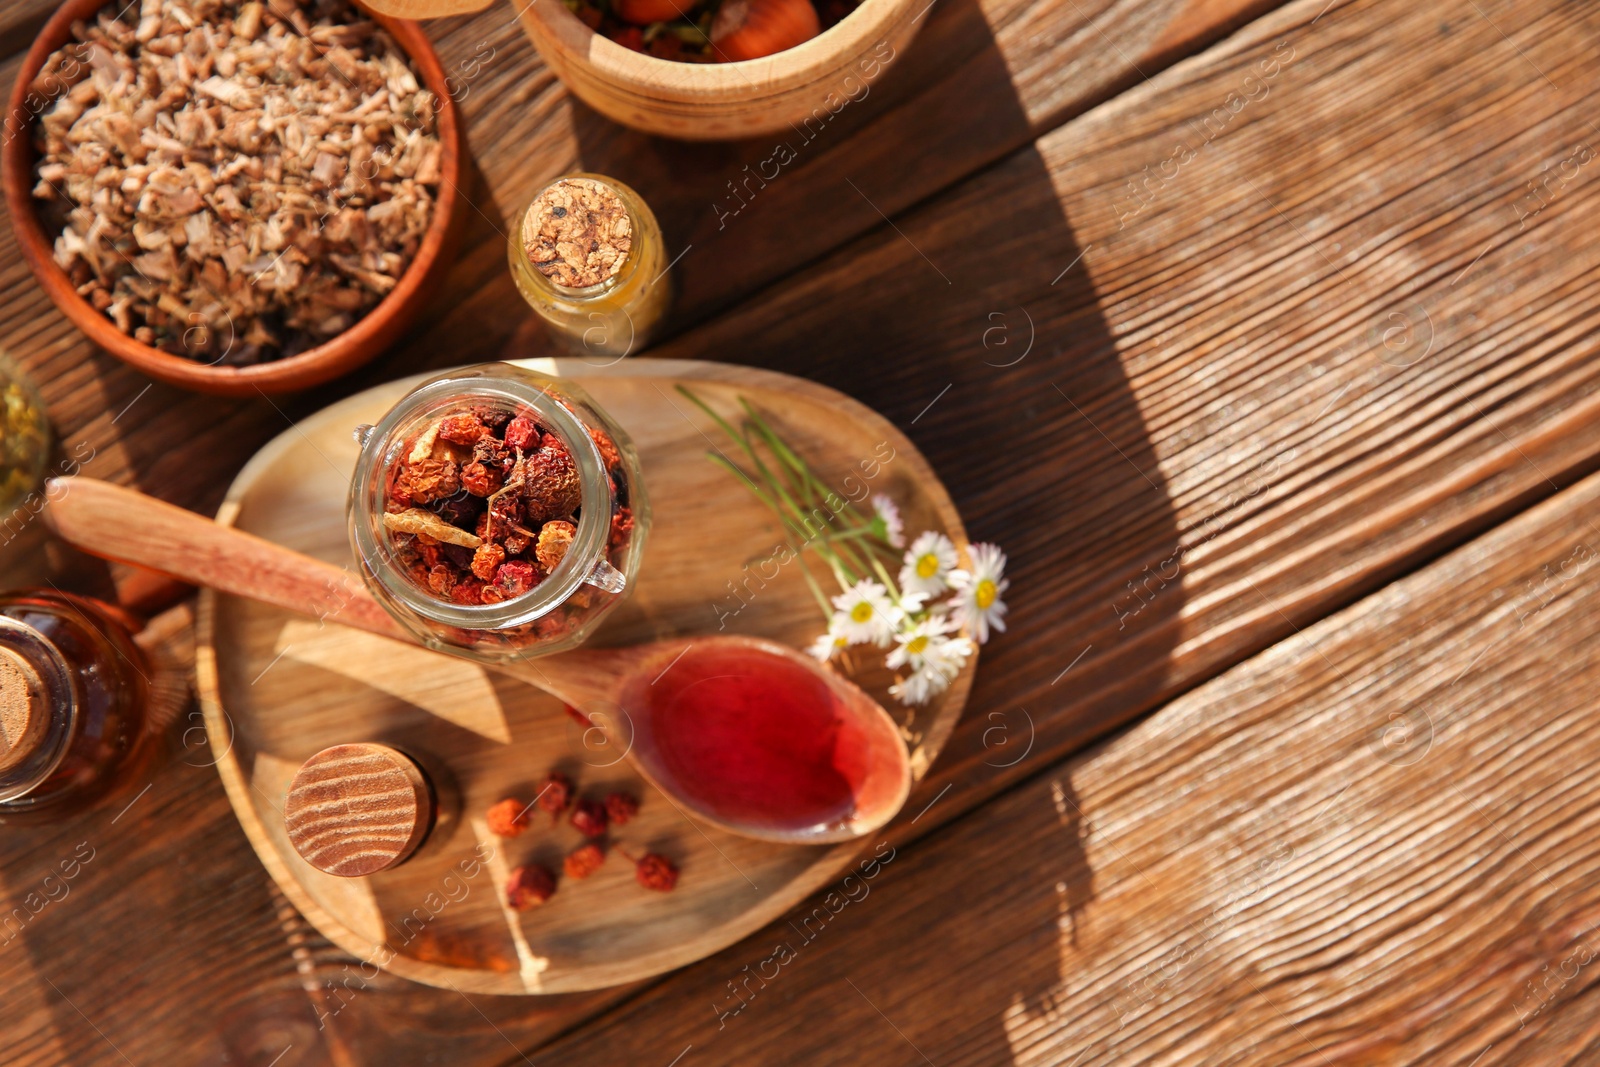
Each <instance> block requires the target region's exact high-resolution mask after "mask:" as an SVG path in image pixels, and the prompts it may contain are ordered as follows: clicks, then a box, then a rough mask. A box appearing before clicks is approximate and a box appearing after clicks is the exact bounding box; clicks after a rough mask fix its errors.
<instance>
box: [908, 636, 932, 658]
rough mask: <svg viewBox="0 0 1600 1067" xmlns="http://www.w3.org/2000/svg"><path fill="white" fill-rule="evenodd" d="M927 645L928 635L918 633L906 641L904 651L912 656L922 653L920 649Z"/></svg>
mask: <svg viewBox="0 0 1600 1067" xmlns="http://www.w3.org/2000/svg"><path fill="white" fill-rule="evenodd" d="M927 647H928V635H927V634H918V635H917V636H915V637H913V638H912V639H911V640H909V641H907V642H906V652H908V653H910V654H911V655H913V656H920V655H922V650H923V649H925V648H927Z"/></svg>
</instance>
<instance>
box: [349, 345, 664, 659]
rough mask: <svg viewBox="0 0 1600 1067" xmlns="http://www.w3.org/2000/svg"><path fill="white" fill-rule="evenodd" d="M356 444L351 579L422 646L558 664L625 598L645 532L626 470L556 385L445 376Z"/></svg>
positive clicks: (635, 469)
mask: <svg viewBox="0 0 1600 1067" xmlns="http://www.w3.org/2000/svg"><path fill="white" fill-rule="evenodd" d="M478 426H481V427H482V431H481V435H480V436H478V437H476V438H474V437H473V436H472V434H473V433H474V432H477V431H475V430H474V429H473V428H474V427H478ZM460 431H465V432H460ZM357 437H358V440H360V442H361V454H360V455H359V456H358V457H357V459H356V469H355V475H354V477H353V478H352V479H351V484H350V507H349V524H350V540H351V545H352V547H353V548H354V550H355V553H356V558H357V559H358V560H359V561H360V563H361V573H362V578H363V579H364V580H365V582H366V585H367V588H368V589H369V590H371V592H372V594H373V596H374V597H376V598H377V599H378V601H379V603H381V604H382V605H383V606H384V608H385V609H386V610H387V611H388V612H389V614H390V615H392V616H394V618H395V619H396V620H397V621H399V622H400V623H401V625H403V626H405V627H406V628H407V629H409V630H410V631H411V632H413V633H415V634H416V635H417V636H418V637H419V638H420V639H421V640H422V641H423V643H425V644H427V645H429V646H430V647H433V648H439V649H444V650H451V651H458V652H463V653H465V654H467V655H469V656H473V657H478V658H483V659H491V660H493V659H512V658H523V657H526V656H529V655H544V654H546V653H550V652H560V651H563V650H565V649H569V648H573V647H575V646H577V645H578V644H580V643H581V642H582V641H583V640H584V639H585V638H586V637H587V636H588V635H589V633H590V632H591V631H592V630H593V629H594V628H595V627H596V626H597V625H599V623H600V622H601V620H603V619H604V618H605V617H606V616H607V615H609V614H610V613H611V611H612V610H613V609H615V608H616V606H617V605H618V604H619V603H621V601H622V600H623V598H624V597H625V596H626V594H627V593H628V592H629V591H630V590H631V589H632V588H633V585H634V582H635V579H636V577H637V575H638V569H639V558H640V556H641V555H642V554H643V552H644V541H645V535H646V533H647V532H648V529H649V525H650V508H649V503H648V501H647V500H646V497H645V492H644V483H643V479H642V477H641V473H640V469H639V457H638V454H637V453H636V452H635V451H634V449H633V445H632V443H631V442H629V440H628V438H627V435H626V434H624V433H623V431H622V428H621V427H619V426H618V425H617V424H616V423H615V422H614V421H613V420H612V419H611V417H610V416H609V415H607V414H606V413H605V412H604V411H602V410H601V409H600V408H599V406H598V405H596V404H595V403H594V401H593V400H591V399H590V398H589V396H588V394H586V393H585V392H584V391H583V390H582V389H581V388H579V387H578V386H576V385H574V384H572V383H571V382H569V381H565V380H563V379H560V378H553V377H551V376H549V375H545V374H540V373H538V372H536V371H531V370H527V369H525V368H522V367H518V366H515V365H513V364H510V363H491V364H484V365H481V366H476V367H465V368H461V369H459V370H453V371H449V372H447V373H445V374H443V375H440V376H439V377H436V378H432V379H429V380H428V381H426V382H424V383H422V384H421V385H419V386H418V387H417V388H416V389H414V390H413V391H412V392H411V393H409V394H407V395H406V396H405V397H404V398H402V399H401V400H400V401H399V403H397V404H396V405H395V406H394V407H393V408H391V409H390V410H389V412H388V413H387V414H385V415H384V417H383V418H382V419H381V420H379V422H378V423H377V425H375V426H370V427H360V428H358V430H357ZM451 438H454V440H452V439H451ZM469 439H470V440H472V441H473V443H472V444H470V445H469V444H467V443H465V442H466V441H467V440H469ZM507 441H511V442H512V443H511V444H507V443H506V442H507ZM563 454H564V455H565V456H566V457H569V458H562V456H563ZM497 462H498V463H499V464H500V465H499V467H498V469H493V470H491V469H490V468H493V467H494V465H495V463H497ZM552 467H559V468H560V471H561V472H562V473H564V475H565V479H566V480H565V481H564V482H563V483H562V485H563V487H564V489H565V491H566V492H568V493H569V494H570V495H568V496H567V497H566V500H565V502H564V503H560V504H559V505H558V508H559V514H557V515H556V517H554V518H552V517H551V512H550V511H549V510H548V509H547V508H546V505H548V504H549V502H550V494H548V493H546V492H545V491H544V483H542V482H541V481H540V478H541V472H543V471H547V470H549V469H551V468H552ZM486 478H487V484H485V479H486ZM567 508H570V509H571V510H570V511H567V510H565V509H567ZM540 509H545V510H540ZM549 538H554V541H553V542H551V543H547V539H549ZM480 549H481V550H483V554H482V555H480ZM547 549H549V550H550V551H547Z"/></svg>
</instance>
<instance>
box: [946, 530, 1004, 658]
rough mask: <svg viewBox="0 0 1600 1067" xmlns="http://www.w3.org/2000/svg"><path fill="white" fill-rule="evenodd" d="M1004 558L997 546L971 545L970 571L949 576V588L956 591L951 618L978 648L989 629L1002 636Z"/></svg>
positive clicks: (956, 572)
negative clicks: (964, 629) (998, 632)
mask: <svg viewBox="0 0 1600 1067" xmlns="http://www.w3.org/2000/svg"><path fill="white" fill-rule="evenodd" d="M1005 573H1006V554H1005V553H1004V552H1002V551H1000V546H999V545H989V544H983V545H973V546H972V569H971V570H970V571H968V570H960V569H958V570H953V571H951V572H950V587H951V588H952V589H954V590H955V591H956V595H955V608H954V610H953V612H952V617H953V618H954V619H955V621H956V623H957V624H958V625H961V626H965V627H966V628H967V629H969V630H971V631H972V635H973V636H974V637H976V638H977V639H978V644H980V645H981V644H983V643H984V642H985V641H987V640H989V627H991V626H993V627H994V628H995V629H996V630H999V631H1000V632H1001V633H1004V632H1005V628H1006V624H1005V614H1006V603H1005V601H1003V600H1001V599H1000V594H1001V593H1004V592H1005V591H1006V590H1007V589H1008V588H1009V587H1010V586H1011V582H1010V581H1009V580H1007V578H1006V577H1005Z"/></svg>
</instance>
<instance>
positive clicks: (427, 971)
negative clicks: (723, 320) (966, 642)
mask: <svg viewBox="0 0 1600 1067" xmlns="http://www.w3.org/2000/svg"><path fill="white" fill-rule="evenodd" d="M509 362H513V363H515V364H517V365H519V366H526V367H530V368H532V369H534V370H538V371H541V372H543V373H546V374H555V375H557V376H562V377H575V378H578V379H580V380H581V379H582V377H583V375H582V373H581V372H579V373H574V374H571V375H565V374H563V373H562V369H563V367H566V366H571V365H574V364H578V363H580V362H581V361H580V360H578V359H577V358H568V359H564V360H551V359H528V360H510V361H509ZM589 369H591V370H593V368H589ZM432 373H437V372H424V373H422V374H415V375H408V376H406V377H404V378H401V379H397V380H395V381H391V382H385V383H383V384H381V385H375V386H372V387H370V388H368V389H364V390H362V391H361V392H359V393H355V394H352V395H351V396H348V397H345V398H344V399H342V400H339V401H336V402H335V403H333V404H330V405H328V407H327V408H325V409H323V411H335V410H338V411H344V410H350V409H354V408H358V407H359V406H360V405H361V404H362V403H363V401H364V400H365V398H366V396H367V394H368V393H371V392H373V391H375V390H378V389H383V388H386V387H393V386H395V385H396V384H402V383H411V384H414V383H416V382H419V381H421V380H423V379H424V378H426V377H428V376H429V375H430V374H432ZM600 373H603V374H605V373H609V374H622V375H628V376H640V375H658V376H661V377H664V378H677V379H680V380H701V381H706V382H711V383H716V384H720V385H727V386H730V387H734V388H737V387H739V386H747V387H748V386H750V385H751V384H753V383H760V384H764V385H766V386H768V387H769V388H773V389H777V390H785V391H788V392H791V393H795V394H798V395H803V396H806V397H807V398H809V399H811V400H812V401H813V402H817V403H821V404H824V405H833V406H836V407H837V408H839V410H840V411H841V412H842V413H844V414H846V415H848V416H849V417H851V418H854V419H859V420H861V421H862V422H864V423H865V424H866V425H868V426H872V427H874V428H876V430H877V432H879V433H882V434H883V435H884V437H885V439H886V440H890V441H893V442H894V443H895V447H896V449H899V448H900V447H901V446H904V448H905V452H904V460H905V462H906V464H907V466H909V467H910V468H911V469H912V471H913V477H914V479H915V480H916V482H917V483H918V484H919V485H921V486H923V491H924V492H925V493H927V495H928V497H929V499H930V501H931V503H932V504H933V507H934V511H935V513H936V514H937V515H938V516H939V521H940V522H941V523H942V524H943V525H944V527H945V532H946V533H947V535H948V536H949V537H950V539H951V540H952V541H953V542H955V544H956V546H957V549H958V550H960V551H967V550H969V548H970V542H969V539H968V537H967V530H966V525H965V524H964V523H963V522H962V520H961V513H960V511H959V510H958V509H957V508H956V505H955V501H953V500H951V499H950V491H949V490H948V489H947V488H946V487H945V484H944V482H942V481H941V480H940V479H939V476H938V474H937V473H935V472H934V470H933V466H932V464H930V463H929V462H928V460H927V458H926V457H924V456H923V455H922V453H921V451H920V450H918V449H917V447H916V445H915V444H914V443H913V442H912V441H911V439H910V438H909V437H907V436H906V435H905V434H904V433H903V432H902V431H901V430H900V428H899V427H898V426H896V425H895V424H894V423H893V422H891V421H890V420H889V419H887V418H886V417H884V416H883V415H881V414H879V413H878V412H877V411H875V410H873V409H872V408H870V407H868V406H867V405H865V404H863V403H861V402H860V401H859V400H856V399H855V398H854V397H851V396H848V395H846V394H844V393H841V392H839V391H838V390H836V389H833V388H830V387H829V386H826V385H822V384H821V383H819V382H814V381H811V380H809V379H806V378H797V377H795V376H793V375H789V374H784V373H782V372H780V371H772V370H766V369H764V368H759V367H746V366H743V365H741V364H728V363H716V362H711V361H706V360H691V359H654V358H651V359H640V360H626V361H624V362H623V363H621V364H618V365H616V366H613V367H610V368H607V369H606V370H605V371H602V372H600ZM323 411H318V412H317V413H315V414H314V415H313V416H310V417H313V418H314V417H317V416H318V415H321V414H322V413H323ZM297 441H298V438H296V437H295V436H294V433H293V431H290V430H285V431H284V432H283V433H281V434H279V435H278V436H277V437H275V438H273V439H272V440H271V441H269V442H267V443H266V444H265V445H264V446H262V448H261V450H260V451H258V452H257V453H256V454H255V455H254V456H253V457H251V459H250V460H249V461H248V462H247V463H246V464H245V465H244V466H243V467H242V468H241V469H240V470H239V473H238V474H237V475H236V476H235V477H234V480H233V482H232V484H230V485H229V486H228V492H227V495H226V496H225V497H224V498H223V501H222V503H221V505H219V506H218V508H217V516H216V521H217V522H219V523H221V524H222V525H225V526H232V525H234V523H235V521H236V520H237V519H238V517H239V510H240V507H241V504H242V501H243V499H244V497H245V494H246V493H247V491H248V485H249V483H250V482H252V481H253V480H255V479H257V478H259V477H260V475H261V473H262V472H263V471H265V470H267V469H269V468H270V467H271V466H272V463H273V461H274V460H275V459H276V458H277V457H278V456H279V455H280V454H281V453H282V452H283V451H284V450H285V449H287V448H289V447H290V446H291V445H293V444H295V443H296V442H297ZM217 612H218V598H217V594H216V593H215V592H214V591H212V590H210V589H202V590H200V596H199V602H198V605H197V610H196V615H195V683H196V684H195V689H196V693H197V695H198V697H199V700H200V707H201V710H202V714H203V715H204V721H205V727H206V737H207V740H208V741H209V742H210V745H211V750H212V755H213V756H214V757H215V760H216V763H215V766H216V768H217V773H218V776H219V777H221V779H222V784H223V788H224V791H225V792H226V793H227V794H228V802H229V805H230V806H231V807H232V808H233V813H234V817H235V818H237V819H238V820H239V824H240V826H241V827H242V828H243V829H244V833H245V837H246V838H247V839H248V840H249V842H250V846H251V848H252V849H253V850H254V851H255V853H256V856H257V858H258V859H260V861H261V865H262V866H263V867H265V868H266V869H267V873H268V874H269V875H270V876H271V877H272V880H273V881H274V882H275V883H277V885H278V888H279V889H280V890H282V892H283V894H284V896H286V897H287V898H288V899H289V901H290V903H292V904H293V905H294V906H295V907H296V908H297V909H298V910H299V912H300V914H302V915H304V916H305V917H306V919H307V920H308V921H309V922H310V923H311V925H312V926H314V927H316V928H317V930H318V931H319V932H320V933H321V934H322V935H323V936H324V937H326V938H327V939H328V940H329V941H332V942H333V943H334V944H335V945H338V946H339V947H340V948H341V949H343V950H344V951H346V952H348V953H350V954H351V955H352V956H355V957H357V958H359V959H363V960H373V959H374V957H376V956H377V955H379V954H380V953H383V951H384V950H385V949H386V947H387V946H386V945H381V944H374V943H373V942H371V941H369V940H368V939H367V938H366V937H365V936H363V935H362V934H360V933H358V932H357V931H355V930H353V929H351V928H350V927H348V926H346V925H345V924H344V923H343V922H341V921H340V920H339V919H338V918H336V917H335V916H334V915H333V914H331V913H330V912H329V911H328V910H327V909H325V908H324V907H323V906H322V905H321V904H320V903H318V902H317V900H316V898H314V897H312V896H311V894H310V893H309V892H307V891H306V889H305V888H304V887H303V886H302V885H301V884H300V882H299V880H298V878H296V876H295V874H294V872H293V871H292V870H291V869H290V865H289V862H288V860H287V858H286V857H285V856H283V855H282V854H281V853H280V852H279V851H278V848H277V846H276V844H275V842H274V841H273V838H272V835H271V834H270V832H269V831H268V830H267V827H266V825H265V824H264V823H263V821H262V816H261V812H260V810H259V809H258V808H257V807H256V800H255V787H254V786H253V785H252V784H251V782H250V774H251V772H250V770H249V769H248V768H246V767H244V766H243V765H242V762H241V759H240V755H239V753H238V751H237V750H236V746H235V744H234V736H233V720H232V718H231V717H230V716H229V714H228V712H227V710H226V709H225V708H224V707H223V704H222V688H221V671H220V667H219V664H218V661H217V642H216V627H217ZM979 658H980V656H979V652H978V650H977V649H974V651H973V655H972V658H971V659H970V660H968V662H967V665H966V666H965V667H964V668H963V669H962V671H961V673H960V675H958V676H957V677H956V680H955V681H954V682H953V683H951V686H950V688H949V690H947V693H948V696H947V697H946V701H947V703H946V704H945V706H944V707H943V709H942V710H941V712H940V715H939V718H938V719H937V720H935V722H934V723H933V724H932V726H931V727H930V729H929V731H928V733H927V735H926V736H925V737H924V739H923V741H922V748H923V749H924V751H926V752H927V753H928V755H927V758H926V759H925V760H923V761H922V762H921V763H920V765H919V764H918V762H917V761H916V760H913V762H912V767H911V776H912V788H913V789H915V785H916V783H917V782H919V781H921V780H922V779H923V778H924V777H926V776H927V774H928V772H929V771H930V770H931V769H932V767H933V765H934V763H935V762H936V761H937V760H938V758H939V755H940V754H941V753H942V752H943V751H944V747H945V745H946V744H948V743H949V740H950V736H951V734H952V733H953V732H954V730H955V726H956V723H957V721H958V720H959V719H960V718H961V717H962V715H963V714H964V713H965V711H966V707H967V699H968V698H969V697H970V696H971V693H972V683H973V680H974V679H975V678H976V677H977V673H978V661H979ZM901 811H902V812H903V811H904V809H903V808H902V809H901ZM896 818H898V814H897V815H896ZM893 822H894V820H893V819H891V820H890V822H889V825H893ZM873 836H874V835H872V834H869V835H867V836H865V837H860V838H856V839H854V840H851V841H845V842H841V843H838V844H829V845H796V846H794V847H795V848H809V849H815V850H816V852H817V855H818V857H819V862H816V863H814V864H812V865H811V866H810V867H809V868H807V870H806V873H805V875H804V876H803V877H800V878H797V879H795V880H794V881H793V882H791V883H789V884H788V885H787V886H786V887H784V890H783V891H782V892H776V893H772V894H770V896H769V899H771V900H774V901H777V903H775V904H773V906H772V909H773V910H772V911H771V912H770V913H768V914H764V915H763V914H761V913H759V912H758V911H757V910H756V909H752V910H751V911H749V912H746V913H745V914H744V915H741V916H739V917H737V918H735V919H734V920H732V921H730V922H728V923H727V924H725V925H724V926H723V927H720V928H719V930H718V935H717V936H715V937H711V936H704V935H703V936H702V937H701V939H700V940H699V941H698V942H696V943H695V944H694V946H693V947H690V948H687V949H686V948H685V947H684V946H681V945H680V946H678V947H676V948H672V949H660V950H657V951H655V952H653V953H651V954H649V955H646V956H642V957H639V958H636V959H634V960H633V961H631V964H630V967H629V969H628V971H627V972H626V973H613V972H615V971H616V970H617V966H618V965H612V967H611V968H610V969H609V970H608V969H605V968H594V969H592V970H591V971H589V972H586V973H585V975H584V977H581V978H579V979H577V980H576V981H562V982H557V983H554V988H548V989H543V988H541V989H529V988H527V986H526V985H524V983H523V980H522V977H521V975H520V974H519V973H518V972H516V971H489V970H483V969H478V968H469V967H457V966H451V965H448V964H442V963H430V962H426V961H423V960H418V959H414V958H412V957H409V956H404V955H401V954H399V953H391V954H390V955H389V958H388V959H387V960H386V961H385V962H384V963H383V964H381V966H382V967H383V968H384V969H385V970H387V971H389V972H390V973H392V974H396V975H399V976H400V977H402V978H407V979H410V980H411V981H414V982H421V983H423V984H425V985H431V986H436V987H439V988H451V989H456V990H457V991H463V992H470V993H495V994H506V995H522V996H544V995H555V994H561V993H575V992H582V991H585V990H591V989H604V988H609V987H611V986H616V985H622V984H625V983H627V982H633V981H641V980H644V979H646V978H649V977H652V976H654V975H659V974H663V973H665V972H667V971H671V970H675V969H677V968H679V967H686V966H688V965H689V964H691V963H694V962H695V961H697V960H701V959H704V958H706V957H707V956H711V955H713V954H715V953H717V952H719V951H721V950H722V949H724V948H727V947H728V946H729V945H732V944H736V943H737V942H739V941H742V940H743V939H744V938H746V937H748V936H750V935H751V934H753V933H755V932H756V931H757V930H760V929H761V928H762V927H764V926H766V925H767V924H768V923H770V922H771V921H772V920H773V919H775V918H777V917H778V916H779V915H782V914H783V913H784V912H785V911H787V910H789V909H790V908H792V907H794V905H795V904H797V903H799V902H800V901H802V900H805V899H806V898H807V897H809V896H811V894H813V893H815V892H816V891H817V890H819V889H821V888H822V887H823V886H824V885H826V884H828V883H829V882H830V881H832V880H833V879H834V878H836V877H838V876H839V874H840V872H842V871H843V870H844V869H845V868H846V867H848V866H849V865H850V863H851V862H852V861H854V860H855V859H856V857H858V856H860V855H861V854H862V852H864V851H865V850H866V849H867V847H868V845H869V844H870V843H871V841H872V838H873ZM822 857H827V860H826V861H825V862H824V861H823V860H822ZM494 888H495V891H496V892H499V891H500V889H501V887H499V886H496V887H494Z"/></svg>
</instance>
